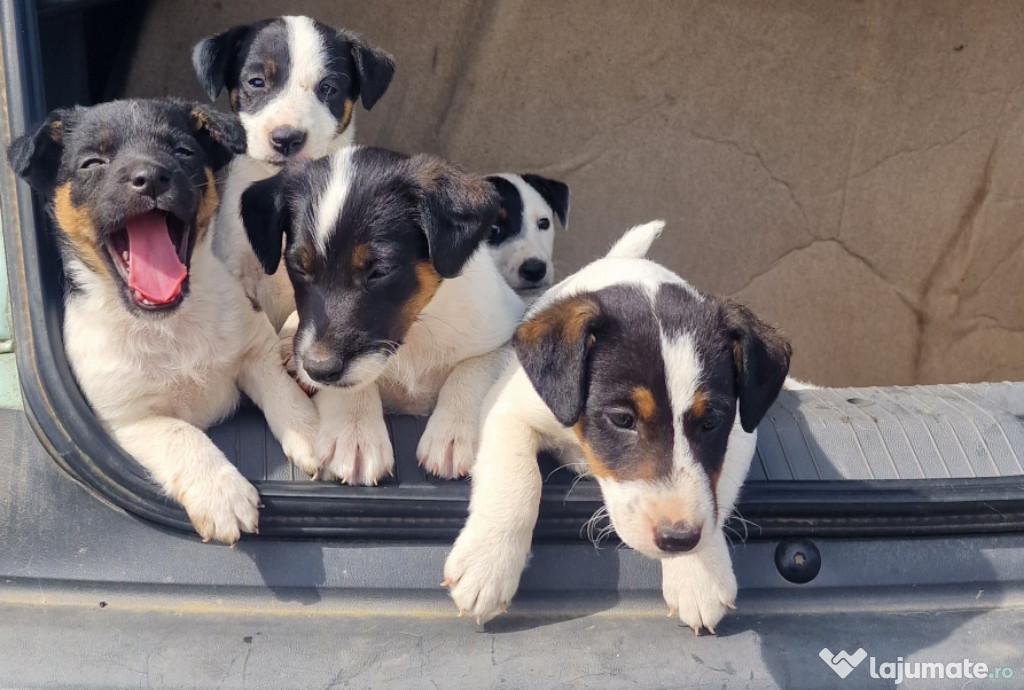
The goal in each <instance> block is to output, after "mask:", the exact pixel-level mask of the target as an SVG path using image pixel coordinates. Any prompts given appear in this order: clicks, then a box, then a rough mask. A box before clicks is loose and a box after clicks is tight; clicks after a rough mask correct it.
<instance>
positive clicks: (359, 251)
mask: <svg viewBox="0 0 1024 690" xmlns="http://www.w3.org/2000/svg"><path fill="white" fill-rule="evenodd" d="M369 260H370V245H368V244H357V245H356V246H355V247H353V248H352V268H353V269H354V270H356V271H359V270H362V269H363V268H366V264H367V262H369Z"/></svg>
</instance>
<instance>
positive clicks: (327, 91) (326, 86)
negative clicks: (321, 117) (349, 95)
mask: <svg viewBox="0 0 1024 690" xmlns="http://www.w3.org/2000/svg"><path fill="white" fill-rule="evenodd" d="M316 92H317V94H318V95H319V96H320V99H321V100H324V101H326V100H327V99H328V98H330V97H331V96H333V95H334V94H336V93H338V88H337V87H336V86H335V85H334V84H331V83H330V82H326V81H322V82H320V86H318V87H317V88H316Z"/></svg>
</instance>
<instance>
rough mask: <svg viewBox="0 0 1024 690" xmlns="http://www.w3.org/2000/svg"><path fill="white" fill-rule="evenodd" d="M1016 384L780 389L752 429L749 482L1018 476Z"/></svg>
mask: <svg viewBox="0 0 1024 690" xmlns="http://www.w3.org/2000/svg"><path fill="white" fill-rule="evenodd" d="M1018 396H1021V387H1020V386H1019V384H998V385H993V384H982V385H940V386H909V387H892V388H829V389H821V390H806V391H783V393H782V394H781V395H780V396H779V400H778V401H777V402H776V404H775V405H774V406H773V407H772V408H771V410H769V412H768V415H767V417H766V418H765V420H764V421H762V422H761V426H760V428H759V431H758V444H757V455H756V457H755V458H754V462H753V465H752V467H751V473H750V479H751V480H753V481H758V480H760V481H769V482H770V481H779V480H829V479H831V480H835V479H848V480H857V479H945V478H951V477H956V478H966V477H1005V476H1014V475H1021V474H1024V465H1022V455H1024V426H1022V424H1021V420H1020V419H1018V418H1017V417H1015V416H1014V415H1013V414H1011V413H1010V412H1009V411H1008V410H1007V409H1005V407H1003V406H1000V405H999V404H996V402H994V400H1001V401H1002V402H1004V404H1005V405H1006V406H1009V403H1010V402H1012V401H1013V400H1014V399H1015V398H1016V397H1018Z"/></svg>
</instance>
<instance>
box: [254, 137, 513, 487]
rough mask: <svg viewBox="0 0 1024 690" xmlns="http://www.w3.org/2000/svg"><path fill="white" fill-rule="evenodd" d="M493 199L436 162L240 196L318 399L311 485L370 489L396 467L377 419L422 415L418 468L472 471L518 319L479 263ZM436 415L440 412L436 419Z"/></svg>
mask: <svg viewBox="0 0 1024 690" xmlns="http://www.w3.org/2000/svg"><path fill="white" fill-rule="evenodd" d="M497 212H498V199H497V194H496V193H495V191H494V188H493V186H491V185H490V184H488V183H487V182H486V181H485V180H484V179H483V178H480V177H475V176H472V175H468V174H466V173H464V172H462V171H461V170H459V169H458V168H456V167H454V166H452V165H449V164H448V163H446V162H444V161H442V160H440V159H438V158H435V157H432V156H423V155H421V156H415V157H412V158H409V157H407V156H404V155H401V154H398V153H394V152H392V151H387V150H384V149H378V148H363V147H350V148H346V149H342V150H341V151H338V152H337V153H334V154H332V155H331V156H328V157H327V158H323V159H320V160H317V161H313V162H302V163H298V164H296V165H294V166H289V167H288V168H286V169H285V170H284V171H283V172H281V173H279V174H278V175H276V176H274V177H272V178H269V179H267V180H264V181H262V182H258V183H256V184H254V185H253V186H252V187H251V188H250V189H249V190H247V191H246V192H245V194H244V195H243V196H242V217H243V219H244V222H245V228H246V230H247V231H248V234H249V239H250V241H251V242H252V246H253V248H254V250H255V252H256V255H257V256H258V257H259V258H260V260H261V261H262V263H263V267H264V268H265V269H266V270H267V271H268V272H273V271H275V270H276V269H277V267H278V264H279V263H280V261H281V256H282V238H284V244H285V250H284V263H285V266H286V267H287V272H288V275H289V276H290V278H291V281H292V285H293V286H294V289H295V299H296V306H297V308H298V318H299V323H298V330H297V334H296V336H295V339H294V359H295V363H296V367H297V370H298V376H299V380H300V381H302V382H304V383H305V384H307V385H309V386H310V387H313V388H319V389H320V390H319V392H318V393H317V394H316V397H315V401H316V403H317V409H318V411H319V413H320V415H321V419H322V422H321V425H320V434H319V437H318V441H317V450H318V452H319V454H320V457H321V460H322V462H323V465H322V475H323V476H324V477H325V478H339V479H341V480H342V481H345V482H349V483H353V484H375V483H377V481H378V480H379V479H380V478H381V477H383V476H384V475H385V474H388V473H390V472H391V471H392V468H393V465H394V456H393V452H392V448H391V442H390V439H389V438H388V432H387V427H386V425H385V422H384V410H389V411H400V412H410V413H418V414H426V413H428V412H429V411H430V410H433V413H432V414H431V416H430V421H429V422H428V424H427V428H426V431H425V433H424V435H423V437H422V439H421V440H420V443H419V447H418V449H417V455H418V458H419V460H420V463H421V464H422V465H424V466H425V467H426V468H427V469H428V470H429V471H431V472H433V473H434V474H436V475H439V476H442V477H455V476H459V475H463V474H465V473H466V472H468V470H469V468H470V466H471V464H472V462H473V460H474V458H475V456H476V444H477V437H478V435H479V419H480V406H481V404H482V403H483V400H484V396H485V395H486V394H487V391H488V390H489V389H490V387H491V384H492V383H493V382H494V380H495V378H496V377H497V375H498V374H499V373H500V371H501V365H502V362H503V357H505V354H506V348H504V346H505V344H506V343H507V342H508V340H509V338H511V336H512V332H513V330H514V329H515V325H516V323H518V321H519V318H520V316H521V315H522V312H523V304H522V301H521V300H520V299H519V298H518V297H517V296H516V294H515V293H514V292H513V291H512V289H511V288H510V287H509V286H508V285H507V284H506V283H505V281H504V280H502V278H501V275H500V274H499V273H498V270H497V269H496V268H495V266H494V262H493V261H492V260H491V257H490V255H489V254H488V253H487V252H486V251H478V249H479V248H480V246H481V243H482V240H483V238H484V236H485V235H486V233H487V231H488V229H489V228H490V227H491V223H492V222H493V220H494V218H495V216H496V215H497ZM435 404H436V408H435Z"/></svg>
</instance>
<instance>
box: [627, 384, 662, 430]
mask: <svg viewBox="0 0 1024 690" xmlns="http://www.w3.org/2000/svg"><path fill="white" fill-rule="evenodd" d="M630 397H632V398H633V405H635V406H636V411H637V414H639V415H640V419H642V420H644V421H645V422H649V421H650V420H652V419H654V413H655V411H656V410H657V409H658V406H657V404H656V403H655V402H654V394H653V393H651V389H650V388H648V387H647V386H634V387H633V391H632V392H631V394H630Z"/></svg>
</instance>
